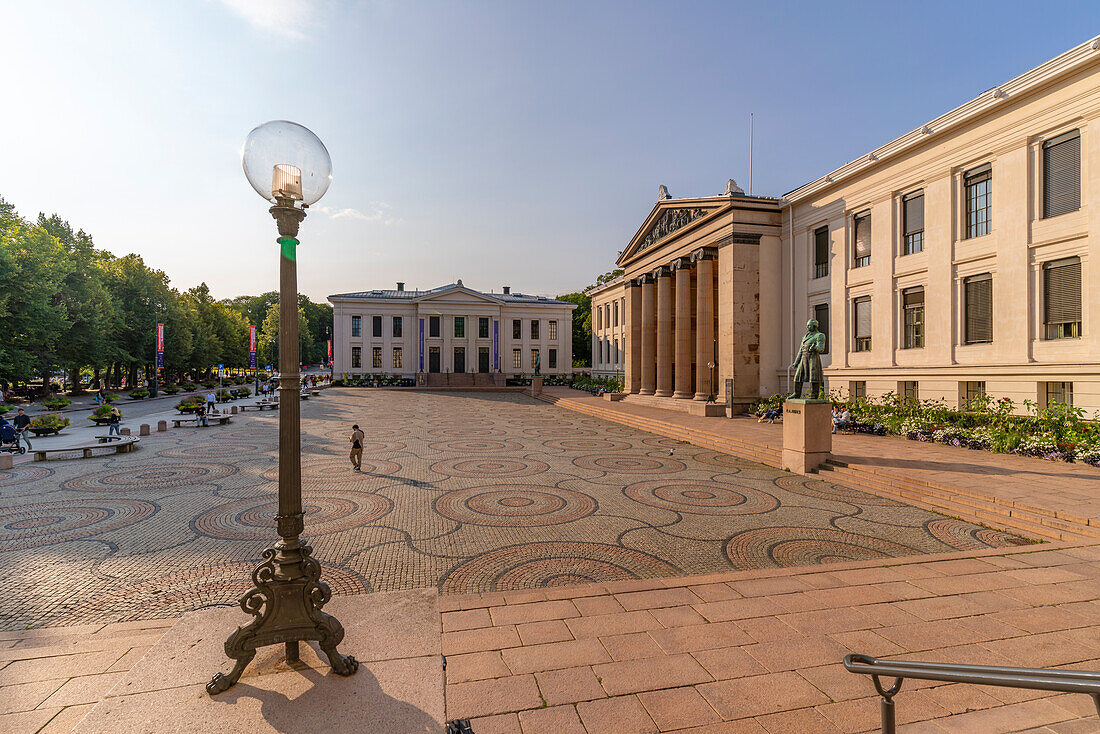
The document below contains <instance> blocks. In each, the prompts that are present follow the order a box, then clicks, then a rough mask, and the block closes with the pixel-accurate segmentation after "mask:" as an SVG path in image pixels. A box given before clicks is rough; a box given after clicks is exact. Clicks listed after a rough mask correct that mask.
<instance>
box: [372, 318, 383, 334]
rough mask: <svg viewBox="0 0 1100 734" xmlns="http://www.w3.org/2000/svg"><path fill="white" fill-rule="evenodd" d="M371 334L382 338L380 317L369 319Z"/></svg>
mask: <svg viewBox="0 0 1100 734" xmlns="http://www.w3.org/2000/svg"><path fill="white" fill-rule="evenodd" d="M370 326H371V334H372V335H373V336H376V337H379V338H381V337H382V317H381V316H371V317H370Z"/></svg>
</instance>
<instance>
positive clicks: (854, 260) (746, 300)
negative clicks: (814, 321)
mask: <svg viewBox="0 0 1100 734" xmlns="http://www.w3.org/2000/svg"><path fill="white" fill-rule="evenodd" d="M1098 119H1100V42H1090V43H1087V44H1082V45H1081V46H1079V47H1077V48H1074V49H1071V50H1070V51H1068V52H1066V53H1065V54H1063V55H1061V56H1059V57H1057V58H1055V59H1052V60H1051V61H1050V62H1047V63H1046V64H1043V65H1041V66H1039V67H1036V68H1035V69H1033V70H1031V71H1029V72H1027V73H1025V74H1023V75H1021V76H1020V77H1017V78H1016V79H1013V80H1012V81H1010V82H1007V83H1005V84H1003V85H1001V86H1000V87H998V88H996V89H994V90H991V91H990V92H987V93H985V94H983V95H982V96H980V97H978V98H976V99H974V100H971V101H970V102H968V103H966V104H965V105H963V106H961V107H959V108H957V109H955V110H952V111H951V112H948V113H946V114H945V115H942V116H941V117H939V118H937V119H935V120H932V121H931V122H929V123H928V124H926V125H923V126H921V127H920V128H918V129H916V130H913V131H912V132H910V133H908V134H906V135H904V136H902V137H900V138H898V139H896V140H894V141H891V142H889V143H887V144H886V145H883V146H881V147H879V148H877V149H876V150H874V151H872V152H871V153H869V154H868V155H866V156H864V157H862V158H860V159H859V160H856V161H853V162H851V163H849V164H847V165H845V166H843V167H841V168H839V169H837V170H835V171H833V172H831V173H830V174H828V175H826V176H823V177H821V178H820V179H818V180H816V181H813V182H811V183H809V184H806V185H805V186H802V187H800V188H798V189H796V190H794V191H792V192H790V193H788V194H787V195H786V196H785V197H784V198H783V199H780V200H776V199H766V198H762V197H755V198H754V197H746V196H743V195H740V194H738V193H736V190H734V191H733V192H730V191H729V190H727V195H723V196H720V197H707V198H699V199H662V200H660V201H658V203H657V205H656V206H655V207H654V209H653V211H652V212H651V213H650V216H649V217H648V218H647V219H646V221H645V223H643V225H642V227H641V229H640V230H639V232H638V234H636V235H635V237H634V238H633V239H632V240H631V242H630V244H629V245H628V247H627V248H626V249H625V250H624V251H623V254H622V255H621V256H620V258H619V261H618V262H619V265H620V267H623V268H625V269H626V280H627V284H626V286H625V289H626V292H627V295H626V301H627V316H628V325H627V326H626V334H627V336H626V342H627V353H626V355H625V357H624V364H625V372H626V378H627V379H626V381H627V389H628V390H629V391H631V392H635V393H639V394H642V395H655V396H664V395H675V396H676V397H684V393H685V391H686V386H687V385H688V382H689V375H690V376H691V378H690V383H691V385H692V387H691V390H693V391H694V393H695V397H696V398H698V397H699V396H700V395H704V394H705V393H706V392H707V390H706V387H705V382H706V377H707V376H706V374H705V373H704V371H702V370H700V365H701V364H706V363H707V362H709V361H711V360H710V357H709V355H710V354H711V353H713V354H714V355H715V356H716V357H715V359H714V360H713V361H715V363H716V367H715V372H716V377H715V383H716V386H717V388H718V391H719V394H720V399H722V398H724V397H725V390H726V385H727V382H726V381H727V380H732V383H730V384H731V385H732V398H733V401H734V402H735V403H738V404H743V403H744V402H745V401H748V400H750V399H751V398H755V397H756V396H758V395H761V394H770V393H773V392H776V391H778V390H780V389H786V388H787V386H788V380H789V372H788V364H789V363H790V361H791V359H792V355H793V353H794V350H795V347H796V345H797V344H798V340H799V339H800V337H801V335H802V333H803V332H804V328H805V322H806V320H807V319H809V318H811V317H818V318H819V319H820V320H822V321H823V322H824V323H823V326H824V328H825V330H826V331H827V337H828V345H827V349H828V353H827V354H825V355H823V359H822V361H823V366H824V368H825V378H826V383H827V386H828V387H829V388H830V389H839V390H840V391H841V392H842V393H847V392H852V393H855V394H860V393H864V394H868V395H875V394H883V393H886V392H897V393H902V394H908V395H910V396H915V397H919V398H922V399H924V398H934V399H937V400H946V401H947V402H949V403H956V402H957V401H959V400H960V399H965V398H966V397H967V396H968V395H974V394H977V393H979V392H985V393H987V394H989V395H990V396H992V397H994V398H1001V397H1008V398H1011V399H1013V400H1014V401H1016V402H1017V403H1018V404H1019V403H1022V401H1024V400H1030V401H1033V402H1037V403H1039V404H1043V403H1044V402H1045V401H1047V400H1048V399H1050V400H1059V401H1069V402H1072V403H1073V404H1074V405H1076V406H1078V407H1081V408H1083V409H1085V410H1086V411H1088V412H1090V413H1091V412H1092V411H1096V410H1100V329H1098V328H1097V326H1096V324H1094V323H1093V322H1092V319H1093V318H1095V317H1097V316H1098V315H1100V287H1098V285H1097V282H1098V278H1100V275H1098V274H1097V263H1098V262H1100V123H1098ZM662 193H664V190H663V187H662ZM670 213H671V214H670ZM662 218H666V219H662ZM667 218H671V219H667ZM662 222H665V226H662ZM669 223H671V225H672V226H671V227H670V226H667V225H668V224H669ZM707 263H712V264H711V265H707ZM685 271H686V272H685ZM700 284H702V286H701V285H700ZM701 287H702V288H703V289H705V292H704V291H701V290H700V288H701ZM688 289H690V293H689V292H688ZM708 299H710V300H709V301H708ZM711 303H713V304H714V305H709V304H711ZM700 316H702V317H703V318H702V319H700ZM710 318H713V319H714V321H713V323H711V322H709V319H710ZM704 322H705V323H704ZM701 323H703V326H702V327H700V324H701ZM708 335H710V336H708ZM711 337H712V338H713V346H712V347H709V348H708V347H707V345H706V344H705V342H706V341H707V340H708V339H709V338H711ZM689 343H694V344H695V347H694V349H693V350H690V351H691V354H689V353H688V352H687V351H685V346H684V345H685V344H689ZM710 350H713V352H712V351H710ZM689 365H690V366H689ZM670 380H671V382H670ZM700 384H704V387H703V388H700V387H699V386H700ZM670 385H671V387H670Z"/></svg>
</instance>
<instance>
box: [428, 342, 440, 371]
mask: <svg viewBox="0 0 1100 734" xmlns="http://www.w3.org/2000/svg"><path fill="white" fill-rule="evenodd" d="M428 372H439V347H428Z"/></svg>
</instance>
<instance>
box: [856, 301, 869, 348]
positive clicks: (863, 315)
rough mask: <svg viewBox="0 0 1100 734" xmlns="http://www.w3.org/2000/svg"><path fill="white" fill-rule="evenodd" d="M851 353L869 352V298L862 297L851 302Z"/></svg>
mask: <svg viewBox="0 0 1100 734" xmlns="http://www.w3.org/2000/svg"><path fill="white" fill-rule="evenodd" d="M852 320H853V324H852V334H853V335H854V337H855V338H854V341H853V344H852V351H853V352H869V351H871V298H870V296H863V297H862V298H856V299H855V300H853V301H852Z"/></svg>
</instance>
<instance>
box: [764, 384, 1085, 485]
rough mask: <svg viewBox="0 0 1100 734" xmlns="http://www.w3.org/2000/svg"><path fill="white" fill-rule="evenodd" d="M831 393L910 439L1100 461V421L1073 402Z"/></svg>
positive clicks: (871, 421) (868, 421)
mask: <svg viewBox="0 0 1100 734" xmlns="http://www.w3.org/2000/svg"><path fill="white" fill-rule="evenodd" d="M830 397H831V399H832V401H833V404H834V405H839V404H841V403H844V404H845V405H847V406H848V410H849V411H850V412H851V414H852V420H853V421H854V422H856V423H858V424H861V425H867V426H873V427H875V428H879V427H881V429H882V432H883V433H889V434H893V435H896V436H904V437H905V438H907V439H909V440H910V441H926V442H932V443H941V444H944V445H947V446H957V447H959V448H966V449H970V450H973V451H993V452H996V453H1002V454H1019V455H1020V456H1036V457H1041V458H1044V459H1048V460H1050V461H1066V462H1078V463H1082V464H1090V465H1092V466H1097V467H1100V424H1098V423H1097V421H1096V420H1095V419H1092V420H1089V419H1086V418H1085V416H1084V411H1082V410H1081V409H1079V408H1074V407H1073V406H1071V405H1063V404H1061V403H1054V404H1051V405H1048V406H1047V407H1045V408H1040V407H1039V406H1038V405H1037V404H1036V403H1033V402H1031V401H1030V400H1025V401H1024V402H1023V404H1022V405H1019V406H1018V405H1016V404H1015V403H1014V402H1013V401H1012V400H1010V399H1008V398H1001V399H1000V400H993V399H992V398H990V397H988V396H982V397H980V398H977V399H974V400H971V401H970V403H969V404H967V405H965V406H963V407H961V408H952V407H950V406H948V405H946V404H944V403H941V402H939V401H936V400H921V401H913V400H906V399H904V398H901V397H899V396H898V395H895V394H894V393H887V394H885V395H882V396H879V397H872V398H849V399H847V400H841V399H840V396H839V395H832V396H830ZM783 400H784V398H783V396H782V395H773V396H771V397H770V398H762V399H761V400H760V401H758V402H757V404H756V406H755V408H754V411H753V412H754V413H755V414H756V415H763V414H764V413H765V412H766V411H767V409H768V408H770V407H773V406H779V405H782V404H783ZM876 432H877V431H876Z"/></svg>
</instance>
